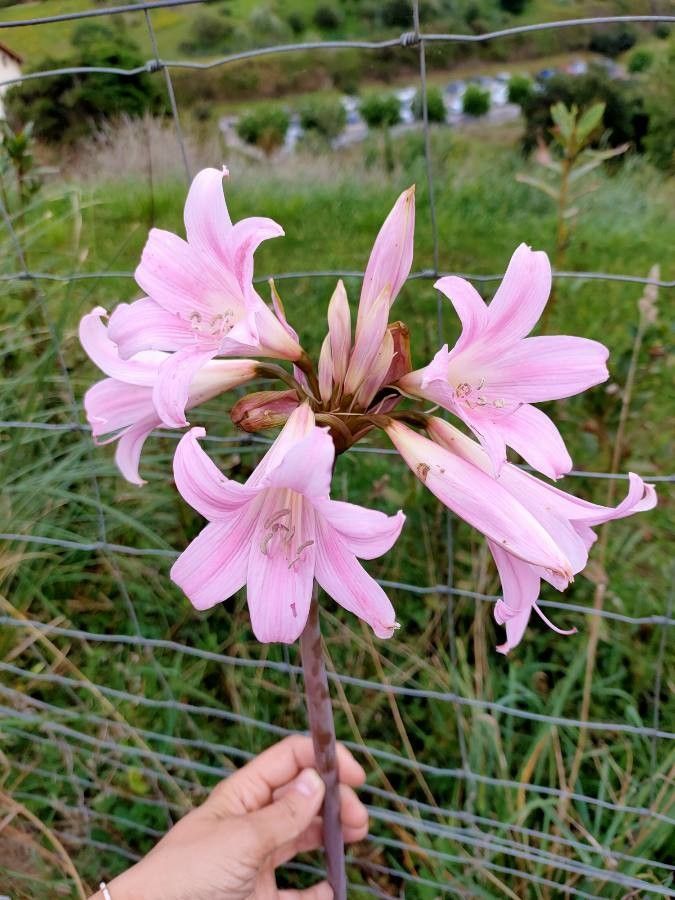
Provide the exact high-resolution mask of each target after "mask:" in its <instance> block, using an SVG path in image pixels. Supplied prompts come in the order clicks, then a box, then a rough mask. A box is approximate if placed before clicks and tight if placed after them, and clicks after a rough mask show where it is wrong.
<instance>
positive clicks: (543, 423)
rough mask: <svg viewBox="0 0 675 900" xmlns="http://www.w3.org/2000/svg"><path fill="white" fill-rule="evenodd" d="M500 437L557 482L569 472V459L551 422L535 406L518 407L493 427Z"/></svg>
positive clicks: (570, 464)
mask: <svg viewBox="0 0 675 900" xmlns="http://www.w3.org/2000/svg"><path fill="white" fill-rule="evenodd" d="M495 428H497V429H498V430H499V433H500V435H501V437H502V438H503V439H504V441H505V442H506V443H507V444H508V445H509V447H513V449H514V450H515V451H516V453H519V454H520V455H521V456H522V457H523V459H524V460H525V461H526V462H528V463H529V464H530V465H531V466H532V467H533V468H534V469H537V471H539V472H541V473H542V474H544V475H547V476H548V477H549V478H554V479H555V478H560V476H561V475H566V474H567V472H569V470H570V469H571V468H572V458H571V457H570V455H569V453H568V452H567V448H566V447H565V442H564V441H563V439H562V437H561V435H560V432H559V431H558V429H557V428H556V427H555V425H554V424H553V422H552V421H551V419H549V417H548V416H547V415H546V414H545V413H543V412H542V411H541V410H540V409H537V408H536V406H529V405H527V404H526V405H525V406H521V407H520V408H519V409H516V410H514V411H513V412H512V413H510V414H509V415H507V416H502V417H501V418H500V419H498V420H497V422H496V423H495Z"/></svg>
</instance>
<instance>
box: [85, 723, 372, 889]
mask: <svg viewBox="0 0 675 900" xmlns="http://www.w3.org/2000/svg"><path fill="white" fill-rule="evenodd" d="M337 758H338V765H339V775H340V795H341V809H340V815H341V819H342V831H343V834H344V839H345V841H346V842H350V843H353V842H354V841H359V840H361V839H362V838H364V837H365V835H366V833H367V831H368V814H367V812H366V809H365V807H364V805H363V804H362V803H361V801H360V800H359V799H358V797H357V796H356V793H355V792H354V790H353V788H355V787H358V786H359V785H361V784H363V782H364V781H365V778H366V775H365V772H364V771H363V769H362V767H361V766H360V765H359V763H357V762H356V760H355V759H354V757H353V756H352V755H351V753H349V751H348V750H347V749H346V748H345V747H344V746H342V745H341V744H338V747H337ZM313 765H314V749H313V747H312V741H311V739H310V738H309V737H304V736H301V735H293V736H292V737H288V738H285V739H284V740H283V741H281V742H280V743H278V744H275V745H274V746H273V747H270V748H269V749H268V750H265V752H264V753H261V754H260V756H258V757H256V758H255V759H253V760H251V762H249V763H248V764H247V765H246V766H244V767H243V768H242V769H239V770H238V771H237V772H235V773H234V774H233V775H231V776H230V777H229V778H227V779H225V781H221V783H220V784H219V785H218V786H217V787H216V788H215V789H214V790H213V791H212V793H211V795H210V796H209V798H208V800H206V802H205V803H204V804H203V805H202V806H200V807H198V808H197V809H194V810H192V811H191V812H190V813H188V814H187V815H186V816H185V817H184V818H183V819H181V820H180V822H178V823H177V824H176V825H174V827H173V828H172V829H171V831H169V832H168V834H166V835H165V836H164V837H163V838H162V839H161V840H160V842H159V843H158V844H157V846H156V847H154V848H153V849H152V850H151V851H150V853H149V854H148V855H147V856H146V857H144V859H142V860H141V861H140V862H139V863H137V864H136V865H135V866H133V867H132V868H131V869H128V870H127V871H126V872H124V873H123V874H122V875H120V876H118V877H117V878H115V879H114V881H112V882H110V884H109V885H108V890H109V892H110V896H111V898H112V900H301V898H302V900H331V898H332V896H333V892H332V889H331V888H330V887H329V885H328V884H327V882H325V881H323V882H321V883H320V884H316V885H314V886H313V887H311V888H308V889H307V890H304V891H300V890H279V889H278V888H277V885H276V879H275V875H274V870H275V869H276V868H277V866H281V865H283V864H284V863H285V862H288V861H289V860H290V859H292V858H293V857H294V856H296V855H297V854H299V853H305V852H307V851H309V850H315V849H317V848H318V847H320V846H321V843H322V823H321V818H320V817H319V812H320V809H321V803H322V801H323V796H324V790H325V789H324V785H323V782H322V781H321V778H320V777H319V775H318V773H317V772H316V770H315V769H313V768H311V767H312V766H313ZM91 900H103V895H102V894H101V893H97V894H94V896H93V897H92V898H91Z"/></svg>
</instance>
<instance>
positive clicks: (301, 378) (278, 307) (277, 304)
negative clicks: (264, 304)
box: [268, 278, 308, 388]
mask: <svg viewBox="0 0 675 900" xmlns="http://www.w3.org/2000/svg"><path fill="white" fill-rule="evenodd" d="M268 283H269V286H270V292H271V294H272V306H273V307H274V313H275V315H276V317H277V319H278V320H279V321H280V322H281V325H282V327H283V329H284V331H285V332H286V334H287V335H288V336H289V337H290V338H291V339H292V340H294V341H295V343H296V344H297V345H298V347H299V346H300V338H299V337H298V332H297V331H296V330H295V328H293V326H292V325H291V324H290V322H289V321H288V319H287V318H286V310H285V309H284V304H283V303H282V302H281V297H280V296H279V291H278V290H277V286H276V284H275V283H274V279H273V278H270V279H269V282H268ZM295 358H296V359H297V357H295ZM293 377H294V378H295V380H296V381H297V382H298V384H301V385H302V386H303V387H304V388H307V387H308V384H307V378H306V376H305V373H304V372H303V371H302V370H301V369H299V368H298V367H297V366H296V365H295V364H294V365H293Z"/></svg>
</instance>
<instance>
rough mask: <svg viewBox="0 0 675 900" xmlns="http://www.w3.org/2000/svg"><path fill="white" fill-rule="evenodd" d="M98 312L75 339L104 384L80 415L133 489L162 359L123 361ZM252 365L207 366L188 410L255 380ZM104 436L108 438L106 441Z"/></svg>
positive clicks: (147, 356) (156, 421)
mask: <svg viewBox="0 0 675 900" xmlns="http://www.w3.org/2000/svg"><path fill="white" fill-rule="evenodd" d="M104 316H107V313H106V311H105V309H103V308H102V307H100V306H99V307H97V308H96V309H94V310H92V312H90V313H88V314H87V315H86V316H83V318H82V319H81V321H80V328H79V337H80V343H81V344H82V346H83V347H84V349H85V351H86V353H87V354H88V356H89V357H90V358H91V359H92V360H93V362H94V363H95V364H96V365H97V366H98V367H99V369H101V370H102V371H103V372H104V373H105V374H106V375H107V376H109V377H108V378H104V379H103V380H102V381H98V382H96V384H94V385H92V387H90V388H89V390H88V391H87V392H86V394H85V395H84V409H85V413H86V416H87V421H88V422H89V424H90V426H91V430H92V435H93V438H94V442H95V443H96V444H107V443H110V442H111V441H117V449H116V451H115V462H116V464H117V467H118V468H119V470H120V472H121V473H122V475H123V476H124V477H125V478H126V479H127V481H130V482H131V483H132V484H137V485H143V484H145V481H143V479H142V478H141V477H140V475H139V472H138V466H139V461H140V456H141V451H142V450H143V445H144V443H145V440H146V438H147V437H148V435H149V434H150V432H151V431H153V430H154V429H155V428H158V427H159V426H160V425H161V424H162V421H161V419H160V417H159V415H158V413H157V410H156V409H155V406H154V403H153V392H154V388H155V386H156V384H157V380H158V378H159V377H160V371H161V368H162V365H163V364H164V361H165V360H166V358H167V357H168V354H167V353H162V352H160V351H157V350H147V351H144V352H142V353H139V354H137V355H136V356H134V357H133V359H122V358H121V357H120V355H119V353H118V349H117V345H116V344H115V343H114V342H113V341H111V340H110V337H109V334H108V328H107V326H106V325H104V323H103V321H102V319H103V317H104ZM255 375H256V364H255V362H253V361H249V360H244V359H222V360H213V361H212V362H209V363H207V364H206V365H205V366H204V368H203V369H201V371H199V372H197V374H196V375H195V377H194V379H193V380H192V383H191V384H190V386H189V391H188V397H187V401H186V405H187V407H188V408H191V407H193V406H197V405H198V404H200V403H204V402H205V401H206V400H210V399H211V398H212V397H215V396H216V395H217V394H220V393H222V392H223V391H227V390H230V389H231V388H233V387H237V386H238V385H240V384H244V383H245V382H247V381H250V380H251V379H252V378H255ZM106 436H107V437H106Z"/></svg>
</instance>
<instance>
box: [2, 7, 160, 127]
mask: <svg viewBox="0 0 675 900" xmlns="http://www.w3.org/2000/svg"><path fill="white" fill-rule="evenodd" d="M71 40H72V42H73V46H74V51H75V52H74V53H73V54H72V55H71V56H69V57H66V58H61V59H57V58H48V59H43V60H40V61H38V62H37V63H36V65H35V66H34V67H33V68H32V69H31V71H34V72H39V71H41V70H44V69H60V68H70V67H82V66H110V67H114V68H123V69H133V68H136V67H139V66H140V67H142V66H143V65H144V63H145V58H144V56H142V55H141V53H140V51H139V49H138V47H137V46H136V45H135V44H134V43H133V42H132V41H130V40H129V38H128V37H127V36H126V35H125V33H124V31H123V30H120V29H113V28H109V27H107V26H105V25H100V24H98V23H93V22H86V23H84V24H82V25H80V26H79V27H78V28H76V29H75V31H74V32H73V35H72V38H71ZM5 107H6V110H7V115H8V118H9V120H10V122H11V123H12V125H14V126H15V127H17V126H18V127H20V126H21V125H25V124H26V123H27V122H33V126H34V134H35V136H36V137H37V138H40V139H41V140H44V141H48V142H52V143H60V142H63V143H72V142H74V141H76V140H78V139H79V138H81V137H84V136H86V135H88V134H91V133H93V132H94V131H96V129H97V128H98V126H99V125H100V124H101V123H102V122H103V121H105V120H107V119H111V118H115V117H118V116H123V115H126V116H130V117H131V118H136V117H140V116H142V115H143V114H144V113H145V112H146V111H147V112H151V113H163V112H165V111H167V110H166V99H165V94H164V91H163V89H162V84H161V81H160V80H159V79H158V78H156V77H154V78H153V76H152V75H151V74H150V73H149V72H140V73H139V74H137V75H130V76H127V77H125V78H120V77H119V76H117V75H108V74H105V73H102V72H93V73H89V74H87V75H85V76H82V75H77V74H75V75H71V74H66V75H53V76H51V77H48V78H39V79H35V80H34V81H26V82H24V83H23V84H20V85H17V86H16V87H13V88H11V89H10V90H9V91H8V92H7V95H6V98H5Z"/></svg>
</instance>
